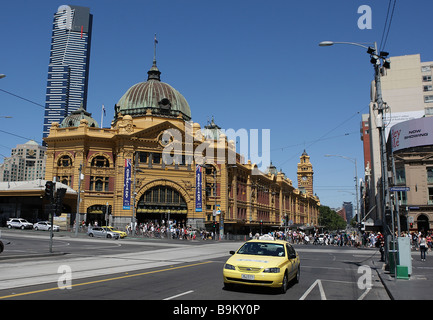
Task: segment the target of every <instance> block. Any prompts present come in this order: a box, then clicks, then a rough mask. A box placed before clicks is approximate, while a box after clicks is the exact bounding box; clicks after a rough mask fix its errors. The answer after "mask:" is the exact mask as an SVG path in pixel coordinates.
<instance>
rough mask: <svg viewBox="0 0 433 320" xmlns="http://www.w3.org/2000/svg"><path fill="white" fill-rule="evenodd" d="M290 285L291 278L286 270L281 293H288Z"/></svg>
mask: <svg viewBox="0 0 433 320" xmlns="http://www.w3.org/2000/svg"><path fill="white" fill-rule="evenodd" d="M288 286H289V278H288V277H287V272H286V273H284V278H283V283H282V285H281V293H286V291H287V287H288Z"/></svg>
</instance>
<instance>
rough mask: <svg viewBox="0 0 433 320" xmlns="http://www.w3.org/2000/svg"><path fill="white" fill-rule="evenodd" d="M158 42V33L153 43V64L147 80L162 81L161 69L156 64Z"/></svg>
mask: <svg viewBox="0 0 433 320" xmlns="http://www.w3.org/2000/svg"><path fill="white" fill-rule="evenodd" d="M157 43H158V40H156V33H155V38H154V43H153V64H152V67H151V68H150V70H149V71H147V74H148V76H147V80H148V81H149V80H158V81H161V78H160V75H161V71H159V69H158V67H157V66H156V45H157Z"/></svg>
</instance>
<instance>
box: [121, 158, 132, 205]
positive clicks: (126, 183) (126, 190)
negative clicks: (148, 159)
mask: <svg viewBox="0 0 433 320" xmlns="http://www.w3.org/2000/svg"><path fill="white" fill-rule="evenodd" d="M131 164H132V161H131V159H125V175H124V180H123V210H129V209H131V171H132V170H131V169H132V165H131Z"/></svg>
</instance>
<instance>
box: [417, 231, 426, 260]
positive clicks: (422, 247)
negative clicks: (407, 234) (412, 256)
mask: <svg viewBox="0 0 433 320" xmlns="http://www.w3.org/2000/svg"><path fill="white" fill-rule="evenodd" d="M419 251H420V252H421V261H425V253H426V251H427V240H426V238H425V236H424V234H421V236H420V237H419Z"/></svg>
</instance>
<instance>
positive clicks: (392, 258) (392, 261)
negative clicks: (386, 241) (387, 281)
mask: <svg viewBox="0 0 433 320" xmlns="http://www.w3.org/2000/svg"><path fill="white" fill-rule="evenodd" d="M388 258H389V259H388V261H389V273H390V274H395V266H396V265H397V263H398V252H397V250H389V256H388Z"/></svg>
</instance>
